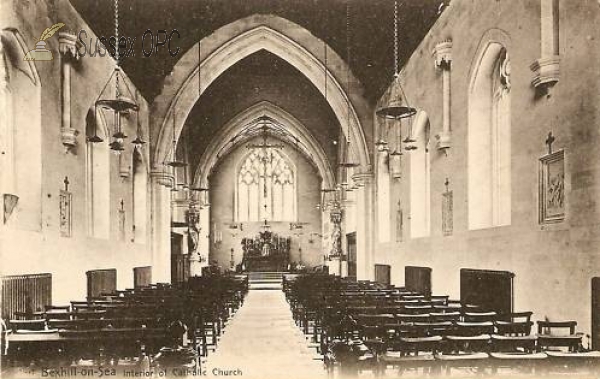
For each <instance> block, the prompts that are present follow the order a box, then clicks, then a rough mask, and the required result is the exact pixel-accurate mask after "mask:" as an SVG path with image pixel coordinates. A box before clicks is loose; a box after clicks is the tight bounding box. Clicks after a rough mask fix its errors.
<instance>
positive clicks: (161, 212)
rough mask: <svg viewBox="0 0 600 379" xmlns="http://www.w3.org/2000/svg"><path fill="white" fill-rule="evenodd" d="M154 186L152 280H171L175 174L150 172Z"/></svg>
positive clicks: (158, 281) (152, 196)
mask: <svg viewBox="0 0 600 379" xmlns="http://www.w3.org/2000/svg"><path fill="white" fill-rule="evenodd" d="M150 178H151V186H152V194H151V198H152V208H151V217H152V227H151V230H150V235H151V251H152V280H153V281H154V282H155V283H169V282H171V191H170V189H169V188H170V187H171V186H172V185H173V176H172V175H171V174H170V173H169V172H166V171H163V170H153V171H151V172H150Z"/></svg>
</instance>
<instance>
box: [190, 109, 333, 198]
mask: <svg viewBox="0 0 600 379" xmlns="http://www.w3.org/2000/svg"><path fill="white" fill-rule="evenodd" d="M261 116H267V117H270V118H272V119H274V120H276V121H277V122H279V123H281V124H282V125H285V126H286V127H287V131H288V132H289V133H290V134H291V135H292V136H294V137H295V138H297V139H298V141H299V142H300V146H302V147H303V148H302V147H301V148H300V149H301V153H302V154H303V155H304V156H305V157H306V158H307V160H308V161H310V162H312V163H313V164H314V165H315V166H316V167H317V170H318V172H319V175H320V176H321V178H322V179H323V187H324V188H333V187H334V185H335V177H334V172H333V169H332V167H331V164H330V162H329V160H328V159H327V156H326V154H325V151H324V150H323V148H322V147H321V145H320V144H319V143H318V142H317V141H316V139H315V138H314V137H313V136H312V134H311V133H310V132H309V131H308V129H307V128H306V127H305V126H304V125H303V124H302V123H301V122H300V121H299V120H298V119H296V118H295V117H294V116H293V115H291V114H290V113H288V112H286V111H284V110H283V109H281V108H280V107H278V106H277V105H275V104H273V103H271V102H269V101H261V102H259V103H256V104H255V105H253V106H251V107H248V108H246V109H245V110H244V111H242V112H240V113H238V114H237V115H235V116H234V117H233V118H232V119H231V120H229V121H228V122H227V123H226V124H225V125H224V126H223V127H222V128H221V129H220V130H221V132H220V133H219V135H218V138H215V139H213V140H212V141H211V142H210V144H209V145H208V147H207V148H206V150H205V151H204V153H203V154H202V157H201V158H200V163H199V164H198V166H197V168H196V172H195V175H194V186H195V187H208V177H209V176H210V174H211V172H212V170H213V167H215V165H216V164H217V161H218V160H219V158H220V157H222V156H224V155H225V154H227V153H228V152H229V151H231V150H232V149H235V148H236V147H237V146H238V145H239V144H241V143H243V142H245V139H244V138H238V139H236V141H235V143H233V144H230V145H229V146H228V143H229V141H231V140H232V139H233V138H234V137H235V136H237V135H239V133H240V132H241V131H242V129H243V128H244V126H245V125H249V124H251V123H252V122H253V121H254V120H256V119H257V118H259V117H261ZM219 154H220V155H219Z"/></svg>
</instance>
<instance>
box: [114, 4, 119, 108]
mask: <svg viewBox="0 0 600 379" xmlns="http://www.w3.org/2000/svg"><path fill="white" fill-rule="evenodd" d="M115 59H116V61H117V74H116V92H117V99H118V98H119V96H120V93H119V70H120V62H119V0H115Z"/></svg>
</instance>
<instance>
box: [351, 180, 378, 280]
mask: <svg viewBox="0 0 600 379" xmlns="http://www.w3.org/2000/svg"><path fill="white" fill-rule="evenodd" d="M352 179H353V180H354V182H355V183H356V184H357V185H358V187H359V189H358V190H356V213H357V214H358V215H359V217H357V220H356V270H357V272H356V276H357V279H358V280H366V279H367V280H371V279H373V278H374V276H375V275H374V271H375V268H374V266H373V261H374V259H373V251H374V240H373V233H374V228H373V224H374V212H373V206H374V203H373V173H372V172H363V173H358V174H354V176H353V177H352Z"/></svg>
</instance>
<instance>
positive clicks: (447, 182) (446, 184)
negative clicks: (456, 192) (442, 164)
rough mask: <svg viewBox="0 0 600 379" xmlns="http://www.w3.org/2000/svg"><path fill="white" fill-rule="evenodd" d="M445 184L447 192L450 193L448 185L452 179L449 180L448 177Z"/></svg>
mask: <svg viewBox="0 0 600 379" xmlns="http://www.w3.org/2000/svg"><path fill="white" fill-rule="evenodd" d="M444 185H445V186H446V193H448V192H449V191H448V186H449V185H450V181H449V180H448V178H446V181H445V182H444Z"/></svg>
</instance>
